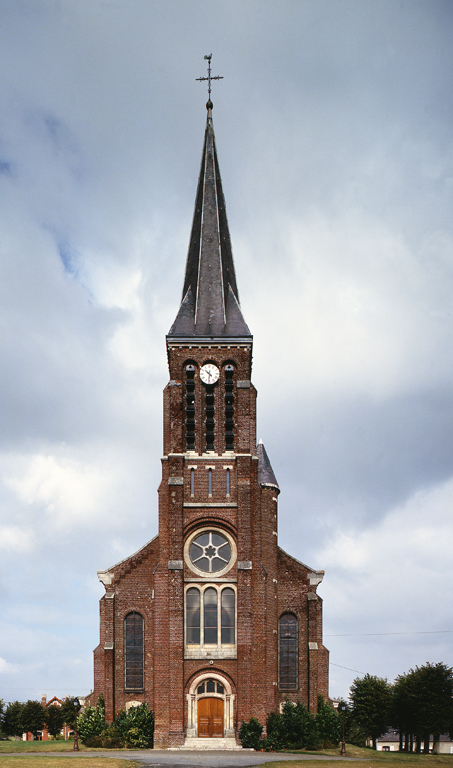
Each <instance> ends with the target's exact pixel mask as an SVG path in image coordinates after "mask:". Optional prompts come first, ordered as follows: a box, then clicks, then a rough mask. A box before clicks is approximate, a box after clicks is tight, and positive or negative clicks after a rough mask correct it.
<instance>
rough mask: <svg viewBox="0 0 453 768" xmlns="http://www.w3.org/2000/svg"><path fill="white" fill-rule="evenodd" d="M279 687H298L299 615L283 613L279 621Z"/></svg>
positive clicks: (287, 688)
mask: <svg viewBox="0 0 453 768" xmlns="http://www.w3.org/2000/svg"><path fill="white" fill-rule="evenodd" d="M278 656H279V687H280V690H281V691H293V690H295V689H297V617H296V616H295V615H294V613H283V614H282V615H281V616H280V620H279V623H278Z"/></svg>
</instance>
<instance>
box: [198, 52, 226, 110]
mask: <svg viewBox="0 0 453 768" xmlns="http://www.w3.org/2000/svg"><path fill="white" fill-rule="evenodd" d="M204 58H205V59H206V60H207V62H208V76H207V77H197V78H196V79H197V80H207V81H208V101H211V80H223V76H221V75H215V76H213V75H211V59H212V53H208V54H207V55H206V56H205V57H204Z"/></svg>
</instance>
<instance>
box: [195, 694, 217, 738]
mask: <svg viewBox="0 0 453 768" xmlns="http://www.w3.org/2000/svg"><path fill="white" fill-rule="evenodd" d="M198 736H199V737H205V738H209V737H211V738H212V737H214V738H222V737H223V699H214V698H212V699H210V698H207V699H198Z"/></svg>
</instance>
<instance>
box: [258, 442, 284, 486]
mask: <svg viewBox="0 0 453 768" xmlns="http://www.w3.org/2000/svg"><path fill="white" fill-rule="evenodd" d="M256 455H257V456H258V482H259V484H260V485H270V486H272V487H273V488H275V489H276V490H277V491H278V492H279V493H280V488H279V486H278V483H277V478H276V477H275V475H274V470H273V469H272V466H271V463H270V461H269V456H268V455H267V452H266V449H265V447H264V445H263V442H262V440H260V441H259V443H258V445H257V446H256Z"/></svg>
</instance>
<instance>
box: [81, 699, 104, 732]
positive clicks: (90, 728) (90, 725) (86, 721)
mask: <svg viewBox="0 0 453 768" xmlns="http://www.w3.org/2000/svg"><path fill="white" fill-rule="evenodd" d="M106 727H107V726H106V724H105V704H104V698H103V696H102V695H101V696H99V698H98V702H97V704H96V706H95V707H92V706H91V704H88V706H87V708H86V709H85V712H84V713H83V715H80V716H79V717H78V718H77V732H78V734H79V737H80V740H81V741H82V742H83V744H86V743H87V740H88V739H91V738H92V737H93V736H100V735H101V733H102V732H103V731H105V729H106Z"/></svg>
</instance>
